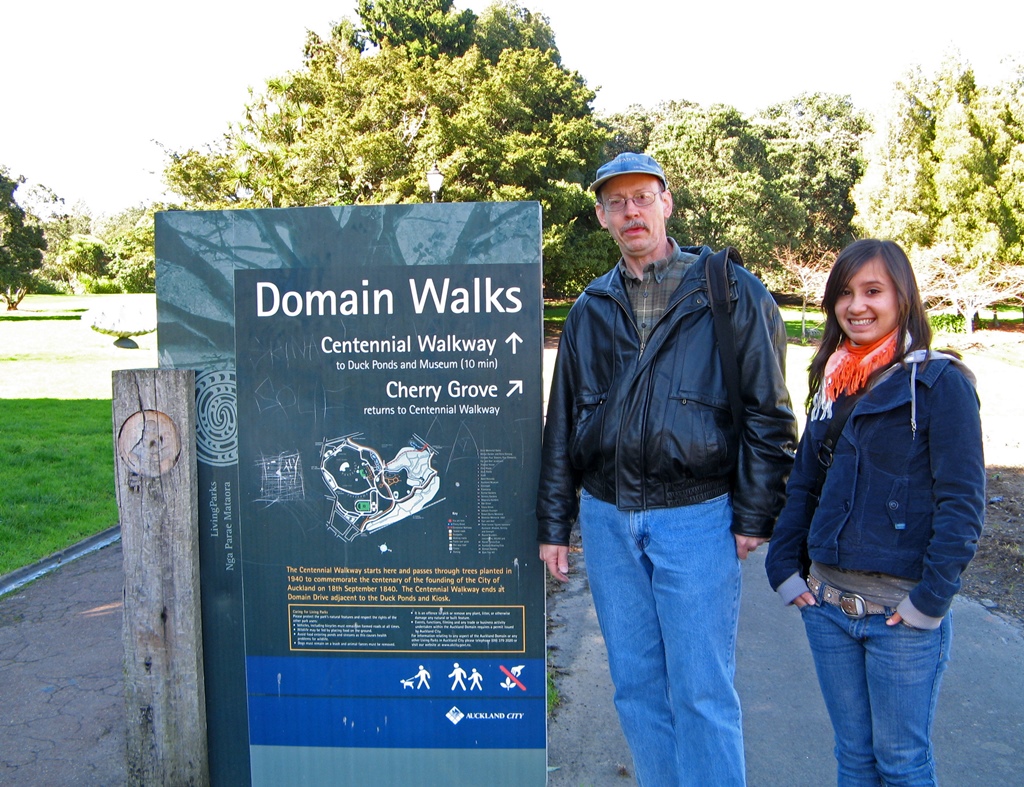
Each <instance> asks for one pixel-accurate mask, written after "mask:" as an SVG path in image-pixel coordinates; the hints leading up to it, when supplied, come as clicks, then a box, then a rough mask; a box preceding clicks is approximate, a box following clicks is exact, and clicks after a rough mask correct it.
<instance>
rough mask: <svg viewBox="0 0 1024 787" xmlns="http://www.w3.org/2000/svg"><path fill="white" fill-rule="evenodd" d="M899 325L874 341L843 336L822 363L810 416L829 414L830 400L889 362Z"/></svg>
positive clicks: (861, 383) (853, 390) (856, 386)
mask: <svg viewBox="0 0 1024 787" xmlns="http://www.w3.org/2000/svg"><path fill="white" fill-rule="evenodd" d="M898 333H899V329H898V328H897V329H895V330H893V331H892V333H889V334H887V335H886V336H883V337H882V338H881V339H879V340H878V341H877V342H875V343H874V344H866V345H856V344H851V343H850V340H849V339H843V340H842V341H841V342H840V343H839V347H837V348H836V351H835V352H834V353H832V355H831V356H829V359H828V362H827V363H826V364H825V374H824V378H825V379H824V382H823V384H822V386H821V388H820V389H819V390H818V392H817V393H816V394H815V396H814V402H813V407H812V413H811V418H812V419H815V420H816V419H819V418H831V417H832V403H833V402H835V400H836V399H838V398H839V397H840V396H841V395H843V394H846V395H850V394H855V393H857V392H858V391H860V389H861V388H863V387H864V385H865V383H867V381H868V378H869V377H870V376H871V374H872V372H874V371H875V370H876V369H881V368H883V367H885V366H888V365H889V364H890V363H892V359H893V358H894V357H896V335H897V334H898Z"/></svg>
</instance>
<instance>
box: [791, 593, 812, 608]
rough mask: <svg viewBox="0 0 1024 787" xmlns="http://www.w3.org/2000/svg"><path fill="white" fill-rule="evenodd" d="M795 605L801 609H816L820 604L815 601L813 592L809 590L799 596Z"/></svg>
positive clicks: (795, 600) (794, 600) (794, 601)
mask: <svg viewBox="0 0 1024 787" xmlns="http://www.w3.org/2000/svg"><path fill="white" fill-rule="evenodd" d="M793 603H794V604H795V605H796V606H798V607H801V608H802V607H814V606H817V604H818V602H817V601H815V600H814V594H813V593H811V591H809V590H805V591H804V592H803V593H801V594H800V595H799V596H797V597H796V598H795V599H793Z"/></svg>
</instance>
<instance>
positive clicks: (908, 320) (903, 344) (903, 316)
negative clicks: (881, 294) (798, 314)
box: [807, 238, 932, 407]
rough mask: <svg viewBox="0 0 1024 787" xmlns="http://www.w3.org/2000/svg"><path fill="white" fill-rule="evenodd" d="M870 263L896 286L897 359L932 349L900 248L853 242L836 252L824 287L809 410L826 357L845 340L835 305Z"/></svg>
mask: <svg viewBox="0 0 1024 787" xmlns="http://www.w3.org/2000/svg"><path fill="white" fill-rule="evenodd" d="M872 260H881V261H882V264H883V265H885V269H886V271H888V273H889V276H890V278H891V279H892V281H893V284H895V286H896V300H897V302H898V303H899V306H900V310H899V318H898V319H897V334H896V347H897V357H903V353H904V352H912V351H913V350H927V349H928V348H929V347H931V343H932V327H931V325H930V324H929V322H928V315H927V314H925V309H924V304H923V303H922V302H921V292H920V290H918V288H917V278H916V277H915V276H914V269H913V268H912V267H911V266H910V260H909V259H907V255H906V254H905V253H904V251H903V249H901V248H900V247H899V246H898V245H897V244H896V243H893V242H892V241H891V240H875V239H874V238H864V239H863V240H858V241H854V242H853V243H851V244H850V245H849V246H847V247H846V248H845V249H843V250H842V251H841V252H839V256H838V257H836V261H835V264H834V265H833V266H832V271H831V272H830V273H829V275H828V283H827V284H826V285H825V296H824V298H823V299H822V302H821V309H822V311H823V312H824V313H825V330H824V332H823V333H822V337H821V344H820V345H818V350H817V352H815V353H814V357H813V358H812V359H811V365H810V368H809V369H808V372H807V384H808V386H809V393H808V394H807V406H808V407H810V404H811V400H812V398H813V397H814V393H815V391H817V390H818V388H819V386H820V385H821V384H822V383H823V377H824V375H825V364H826V363H827V362H828V359H829V356H831V355H832V353H833V352H835V350H836V348H837V347H838V346H839V343H840V342H841V341H842V340H843V339H844V338H845V334H844V333H843V330H842V328H840V327H839V320H838V319H837V318H836V302H837V301H838V300H839V296H840V295H842V293H843V290H845V289H846V287H847V286H848V285H849V284H850V280H851V279H852V278H853V277H854V276H856V275H857V271H859V270H860V269H861V268H863V267H864V266H865V265H867V264H868V263H869V262H871V261H872ZM908 336H909V337H910V338H909V340H908V339H907V337H908ZM878 371H882V370H878Z"/></svg>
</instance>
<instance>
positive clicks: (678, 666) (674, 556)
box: [537, 153, 796, 787]
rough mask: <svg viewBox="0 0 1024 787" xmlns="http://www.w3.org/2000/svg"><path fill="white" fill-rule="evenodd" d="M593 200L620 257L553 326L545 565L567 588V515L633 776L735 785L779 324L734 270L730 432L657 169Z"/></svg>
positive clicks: (696, 253) (604, 173)
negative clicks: (741, 672)
mask: <svg viewBox="0 0 1024 787" xmlns="http://www.w3.org/2000/svg"><path fill="white" fill-rule="evenodd" d="M591 189H592V190H593V191H594V192H595V194H596V196H597V205H596V210H597V218H598V220H599V221H600V222H601V226H603V227H605V228H606V229H607V230H608V232H609V233H611V236H612V237H613V238H614V239H615V242H616V243H617V244H618V246H619V249H620V251H621V252H622V259H620V260H619V263H618V264H617V265H616V266H615V267H614V268H612V270H610V271H609V272H608V273H606V274H604V275H603V276H601V277H599V278H598V279H595V280H594V281H593V282H591V284H590V285H589V286H588V287H587V288H586V290H585V291H584V292H583V294H582V295H581V296H580V297H579V298H578V299H577V301H576V303H575V304H574V305H573V307H572V309H571V310H570V312H569V316H568V318H567V319H566V323H565V328H564V330H563V332H562V337H561V341H560V344H559V351H558V360H557V362H556V365H555V374H554V380H553V382H552V387H551V394H550V398H549V404H548V413H547V422H546V425H545V429H544V448H543V458H542V467H543V468H544V469H543V473H542V477H541V480H540V489H539V496H538V502H537V517H538V520H539V531H538V541H539V542H540V544H541V546H540V557H541V559H542V560H543V561H544V562H545V563H546V564H547V567H548V570H549V571H550V572H551V575H552V576H554V577H555V578H556V579H559V580H561V581H563V582H565V581H567V580H568V576H567V572H568V570H569V561H568V555H569V546H568V545H569V534H570V532H571V530H572V525H573V523H574V522H575V521H576V520H577V518H578V519H579V523H580V529H581V533H582V536H583V546H584V549H585V553H586V556H587V574H588V577H589V580H590V586H591V591H592V593H593V597H594V606H595V608H596V610H597V614H598V620H599V622H600V625H601V631H602V633H603V634H604V638H605V643H606V644H607V647H608V661H609V666H610V668H611V676H612V681H613V682H614V684H615V705H616V709H617V710H618V713H619V720H620V722H621V724H622V728H623V731H624V732H625V735H626V740H627V741H628V742H629V746H630V749H631V750H632V752H633V763H634V767H635V770H636V776H637V781H638V782H639V783H640V784H641V785H649V786H651V787H667V786H668V785H684V784H686V785H702V786H703V787H707V786H708V785H715V787H721V786H722V785H740V784H743V783H744V779H745V777H744V772H745V768H744V759H743V738H742V730H741V723H740V704H739V698H738V697H737V695H736V691H735V689H734V688H733V676H734V672H735V646H736V627H737V620H738V617H739V597H740V563H739V560H741V559H744V558H746V556H747V555H748V554H749V553H750V552H751V551H753V550H754V549H756V548H757V547H758V546H759V545H760V544H762V543H764V542H765V541H766V540H767V539H768V538H769V536H770V535H771V532H772V527H773V524H774V522H775V517H776V515H777V514H778V512H779V510H780V509H781V507H782V502H783V493H784V487H785V481H786V477H787V475H788V473H789V469H790V466H791V464H792V460H793V447H794V446H795V444H796V426H795V420H794V417H793V413H792V410H791V407H790V403H789V393H788V391H787V389H786V384H785V379H784V366H785V364H784V354H785V340H786V333H785V327H784V325H783V323H782V319H781V317H780V315H779V312H778V308H777V307H776V305H775V302H774V301H773V300H772V298H771V296H770V295H769V294H768V292H767V291H766V290H765V288H764V287H763V286H762V285H761V283H760V282H759V281H758V280H757V279H756V278H755V277H754V276H753V275H751V274H750V273H749V272H748V271H746V270H745V269H743V268H740V267H736V266H732V267H733V271H732V273H731V274H730V291H731V293H732V299H733V312H732V320H733V325H734V327H735V335H736V349H737V355H738V357H739V359H740V384H741V388H742V399H743V405H744V411H745V413H744V423H743V424H742V425H735V424H733V423H732V416H731V412H730V409H729V397H728V393H727V390H726V387H725V382H724V380H723V377H722V368H721V363H720V359H719V356H718V351H717V346H716V343H715V332H714V326H713V321H712V314H711V309H710V308H709V303H710V300H709V297H708V285H707V282H706V277H705V271H704V260H705V258H706V257H707V255H709V254H711V249H709V248H707V247H689V248H680V247H679V246H678V244H677V243H676V242H675V240H673V239H672V238H670V237H668V235H667V232H666V227H665V222H666V220H667V219H668V217H669V216H670V215H671V214H672V195H671V193H670V192H669V190H668V183H667V181H666V179H665V173H664V171H663V170H662V168H661V167H660V166H659V165H658V163H657V162H656V161H655V160H654V159H652V158H651V157H650V156H645V155H641V154H637V153H623V154H621V155H619V156H617V157H616V158H615V159H613V160H612V161H610V162H608V163H607V164H605V165H604V166H602V167H601V168H600V169H599V170H598V171H597V179H596V180H595V181H594V183H593V184H592V185H591Z"/></svg>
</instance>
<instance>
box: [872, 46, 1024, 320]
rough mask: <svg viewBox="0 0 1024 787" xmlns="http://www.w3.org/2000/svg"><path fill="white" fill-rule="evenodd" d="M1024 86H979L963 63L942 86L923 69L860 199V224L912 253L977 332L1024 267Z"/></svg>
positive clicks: (889, 127) (902, 91) (893, 119)
mask: <svg viewBox="0 0 1024 787" xmlns="http://www.w3.org/2000/svg"><path fill="white" fill-rule="evenodd" d="M1022 87H1024V85H1022V80H1021V78H1020V77H1019V76H1018V78H1017V79H1016V80H1012V81H1011V83H1010V84H1009V85H1002V86H998V87H995V88H992V87H986V86H982V85H979V84H978V83H977V81H976V79H975V74H974V71H973V69H972V68H971V67H970V66H969V65H968V64H966V63H962V62H961V61H960V60H959V59H958V58H957V57H956V56H955V55H951V56H949V57H948V58H947V59H946V61H945V62H944V64H943V65H942V67H941V68H940V69H939V71H938V72H937V73H936V75H935V76H934V77H927V76H925V75H924V74H922V72H921V70H920V69H915V70H914V71H912V72H911V73H910V74H908V76H907V77H906V78H905V79H904V80H903V81H902V82H900V83H899V84H898V86H897V94H896V98H897V101H896V103H895V105H894V109H893V111H892V112H891V114H890V116H889V118H888V119H887V123H886V125H885V127H884V131H883V133H882V134H881V135H880V136H879V139H878V143H877V145H876V147H875V149H874V150H873V151H872V155H871V157H870V159H869V166H868V170H867V174H866V175H865V180H864V182H863V183H862V185H861V186H860V187H859V188H858V191H857V205H858V223H859V224H861V226H862V227H863V228H864V229H865V230H866V231H867V232H868V233H869V234H873V235H877V236H879V237H890V238H892V239H894V240H897V241H899V242H901V243H902V244H904V245H905V246H906V247H907V248H908V250H909V251H910V252H911V257H912V259H915V260H918V261H921V265H922V267H923V268H927V269H928V270H929V271H932V273H933V274H934V275H933V276H930V277H929V278H930V280H931V281H933V283H935V286H936V287H937V289H938V291H939V293H940V295H941V297H943V298H944V299H945V300H946V301H947V302H949V303H951V304H953V305H955V306H956V308H957V309H958V310H959V311H960V313H961V314H963V315H964V317H965V319H966V322H967V325H968V329H970V327H971V325H972V323H973V319H974V316H975V315H976V313H977V310H978V309H979V308H981V307H983V306H987V305H990V304H991V303H993V302H995V301H994V300H993V298H995V299H996V300H998V299H999V291H1000V287H999V285H998V282H999V281H1000V280H1001V279H1002V278H1003V276H1002V270H1003V269H1004V268H1005V267H1006V266H1007V265H1017V264H1019V263H1020V262H1021V260H1022V259H1024V241H1022V236H1024V190H1022V188H1021V178H1022V175H1024V112H1022V99H1021V88H1022Z"/></svg>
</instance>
